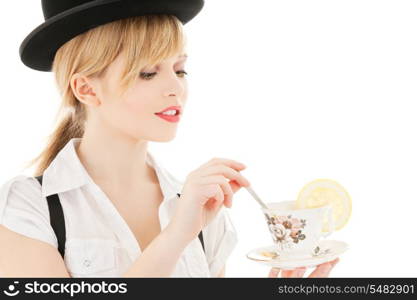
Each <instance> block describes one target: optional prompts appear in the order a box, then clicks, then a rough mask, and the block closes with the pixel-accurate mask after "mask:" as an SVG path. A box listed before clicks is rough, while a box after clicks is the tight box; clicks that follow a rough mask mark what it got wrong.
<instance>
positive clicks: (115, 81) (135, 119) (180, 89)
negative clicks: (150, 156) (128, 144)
mask: <svg viewBox="0 0 417 300" xmlns="http://www.w3.org/2000/svg"><path fill="white" fill-rule="evenodd" d="M185 61H186V57H181V56H180V55H179V54H178V55H175V56H173V57H171V58H169V59H166V60H165V61H163V62H162V63H160V64H159V65H156V66H153V67H149V68H145V69H143V70H142V71H141V73H140V75H138V78H137V81H136V83H135V84H134V85H133V87H132V88H130V89H128V90H127V91H126V92H125V93H124V94H123V95H122V94H121V93H120V78H121V72H122V70H123V64H124V56H122V55H119V56H118V57H117V58H116V59H115V60H114V61H113V62H112V64H111V65H109V67H108V69H107V70H106V72H105V74H104V75H103V76H102V77H101V78H92V79H88V81H86V82H85V83H86V84H85V90H84V95H83V92H82V89H81V88H80V91H81V92H80V94H81V95H80V97H81V98H83V100H84V101H82V102H84V104H86V105H87V111H88V113H87V115H88V117H87V124H86V126H90V127H91V126H92V127H93V128H89V129H90V130H111V131H112V132H113V133H116V134H120V135H124V136H126V137H127V138H129V139H134V140H149V141H159V142H164V141H169V140H172V139H173V138H174V137H175V133H176V130H177V126H178V124H179V122H180V120H181V117H182V115H181V114H182V113H183V109H184V105H185V102H186V100H187V95H188V91H187V78H186V76H187V75H186V74H185V70H184V69H185ZM87 82H88V84H87ZM87 87H88V88H87ZM77 98H78V97H77ZM170 106H180V107H181V114H180V115H179V121H178V122H169V121H167V120H166V119H164V118H161V117H159V116H157V115H155V113H157V112H160V111H162V110H164V109H166V108H168V107H170Z"/></svg>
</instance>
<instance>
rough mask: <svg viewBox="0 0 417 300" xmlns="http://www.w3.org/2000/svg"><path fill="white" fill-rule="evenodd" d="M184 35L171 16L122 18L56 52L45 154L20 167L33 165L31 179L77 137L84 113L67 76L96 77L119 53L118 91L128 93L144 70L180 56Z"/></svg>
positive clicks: (82, 129)
mask: <svg viewBox="0 0 417 300" xmlns="http://www.w3.org/2000/svg"><path fill="white" fill-rule="evenodd" d="M185 43H186V40H185V35H184V32H183V27H182V23H181V21H180V20H179V19H178V18H177V17H175V16H173V15H145V16H137V17H132V18H125V19H121V20H117V21H114V22H110V23H106V24H104V25H100V26H98V27H95V28H92V29H90V30H88V31H86V32H84V33H82V34H80V35H77V36H76V37H74V38H73V39H71V40H69V41H68V42H67V43H65V44H64V45H63V46H61V47H60V48H59V49H58V51H57V53H56V54H55V58H54V62H53V65H52V72H53V73H54V75H55V80H56V84H57V87H58V90H59V92H60V95H61V98H62V102H61V105H60V107H59V111H58V113H57V116H56V118H55V122H56V123H57V126H56V128H55V129H54V130H53V132H52V134H51V135H49V136H48V142H47V145H46V147H45V149H44V150H43V151H42V152H41V153H40V154H39V155H38V156H37V157H35V158H34V159H33V160H31V161H30V162H29V163H28V164H27V165H26V166H27V167H30V166H32V165H34V164H36V169H35V174H34V176H39V175H41V174H42V173H43V172H44V171H45V169H46V168H47V167H48V166H49V164H50V163H51V162H52V161H53V160H54V158H55V157H56V155H57V154H58V152H59V151H60V150H61V149H62V148H63V147H64V146H65V144H66V143H67V142H69V141H70V140H71V139H72V138H77V137H82V136H83V134H84V124H85V122H86V120H87V111H86V108H85V107H84V104H83V103H81V102H80V101H78V99H77V98H76V97H75V96H74V94H73V91H72V88H71V85H70V80H71V77H72V75H73V74H75V73H82V74H83V75H85V76H87V77H89V76H92V77H94V76H97V77H101V76H102V75H103V74H105V71H106V69H107V67H108V66H109V65H110V64H111V63H112V62H113V61H114V60H115V58H116V57H117V56H118V55H119V54H120V53H122V54H123V55H125V56H126V65H125V69H124V71H123V72H122V77H121V82H120V88H121V90H122V91H126V90H127V89H129V88H130V87H131V86H132V85H133V84H134V83H135V82H136V80H137V78H138V76H139V73H140V72H141V70H142V69H143V68H144V67H148V66H154V65H156V64H158V63H160V62H161V61H163V60H164V59H166V58H168V57H171V56H173V55H175V54H176V53H178V52H180V51H183V49H184V48H185Z"/></svg>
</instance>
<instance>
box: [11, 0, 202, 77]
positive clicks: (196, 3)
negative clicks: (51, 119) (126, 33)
mask: <svg viewBox="0 0 417 300" xmlns="http://www.w3.org/2000/svg"><path fill="white" fill-rule="evenodd" d="M203 6H204V0H42V10H43V15H44V18H45V22H44V23H42V24H41V25H39V26H38V27H36V28H35V29H34V30H33V31H32V32H31V33H30V34H29V35H28V36H27V37H26V38H25V39H24V40H23V42H22V44H21V45H20V48H19V54H20V58H21V60H22V62H23V63H24V64H25V65H26V66H28V67H29V68H31V69H34V70H38V71H51V69H52V62H53V60H54V57H55V53H56V51H57V50H58V49H59V48H60V47H61V46H62V45H63V44H65V43H66V42H67V41H69V40H70V39H72V38H73V37H75V36H77V35H79V34H81V33H83V32H85V31H87V30H89V29H91V28H94V27H97V26H99V25H103V24H105V23H108V22H112V21H116V20H119V19H123V18H128V17H134V16H141V15H148V14H169V15H175V16H176V17H177V18H178V19H179V20H180V21H181V23H182V24H183V25H185V24H186V23H187V22H188V21H190V20H191V19H193V18H194V17H195V16H196V15H197V14H198V13H199V12H200V11H201V9H202V8H203Z"/></svg>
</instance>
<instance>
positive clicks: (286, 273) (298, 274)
mask: <svg viewBox="0 0 417 300" xmlns="http://www.w3.org/2000/svg"><path fill="white" fill-rule="evenodd" d="M301 271H302V270H300V268H296V269H293V270H282V277H302V276H303V274H304V271H303V272H301Z"/></svg>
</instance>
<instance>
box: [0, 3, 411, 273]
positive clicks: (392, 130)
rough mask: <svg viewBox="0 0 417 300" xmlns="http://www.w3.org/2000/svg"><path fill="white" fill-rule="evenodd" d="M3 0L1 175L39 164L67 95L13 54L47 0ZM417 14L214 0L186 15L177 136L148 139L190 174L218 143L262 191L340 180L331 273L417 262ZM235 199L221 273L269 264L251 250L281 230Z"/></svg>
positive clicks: (402, 6) (373, 7)
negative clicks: (341, 220)
mask: <svg viewBox="0 0 417 300" xmlns="http://www.w3.org/2000/svg"><path fill="white" fill-rule="evenodd" d="M1 6H2V7H1V9H0V14H1V15H0V28H1V35H2V48H1V54H2V55H1V56H0V60H1V61H0V65H1V67H2V72H1V73H0V74H1V75H0V76H1V78H0V85H1V93H2V94H1V103H2V106H1V107H2V109H1V110H0V114H1V115H0V122H1V123H0V128H1V137H2V143H1V146H2V147H1V168H0V180H1V181H5V180H7V179H8V178H11V177H13V176H15V175H16V174H19V173H26V174H31V170H23V164H24V163H26V162H27V161H28V160H29V159H32V158H33V157H34V156H35V155H37V154H38V153H39V151H40V150H41V149H42V147H43V146H44V142H45V141H46V137H47V135H49V134H50V133H51V131H52V129H53V125H54V123H53V118H54V116H55V113H56V110H57V108H58V105H59V101H60V98H59V95H58V93H57V90H56V89H55V87H54V82H53V77H52V74H51V73H48V72H38V71H34V70H31V69H29V68H27V67H25V66H24V65H23V63H21V61H20V58H19V56H18V47H19V45H20V43H21V41H22V40H23V39H24V37H25V36H26V35H27V34H28V33H29V32H30V31H31V30H32V29H34V28H35V27H36V26H38V25H39V24H40V23H42V22H43V15H42V12H41V7H40V1H33V0H25V1H23V0H19V1H7V4H6V3H2V4H1ZM416 15H417V2H416V1H404V0H391V1H384V0H377V1H376V0H375V1H371V0H348V1H347V0H346V1H340V0H328V1H318V0H314V1H312V0H308V1H300V0H299V1H277V0H258V1H243V0H227V1H220V0H217V1H216V0H207V1H206V5H205V7H204V8H203V11H202V12H201V13H200V14H199V15H198V16H197V17H196V18H195V19H193V20H192V21H191V22H190V23H189V24H187V25H186V26H185V28H186V33H187V38H188V53H189V60H188V63H187V67H188V68H186V70H187V72H188V73H189V77H188V78H189V79H188V80H189V87H190V95H189V98H188V103H187V110H186V112H185V115H184V117H183V119H182V121H181V123H180V124H179V125H178V126H179V127H178V132H177V136H176V138H175V139H174V140H173V141H171V142H170V143H162V144H157V143H150V145H149V146H150V147H149V149H150V150H151V151H153V153H155V155H156V156H157V157H158V158H159V160H160V161H161V162H163V164H164V166H165V167H166V168H167V169H168V170H169V171H170V172H171V173H173V174H174V175H175V176H176V177H178V178H179V179H181V180H183V179H184V178H185V176H186V175H187V174H188V173H189V172H191V171H192V170H193V169H195V168H197V167H198V166H200V165H201V164H203V163H205V162H206V161H207V160H209V159H210V158H212V157H215V156H218V157H225V158H231V159H235V160H239V161H241V162H243V163H245V164H246V165H247V166H248V168H247V169H246V170H245V171H243V172H242V173H243V174H244V175H245V176H246V177H247V178H248V179H249V180H250V181H251V183H252V187H253V188H254V189H255V191H257V192H258V194H259V195H260V196H261V197H262V198H263V199H264V200H265V201H266V202H272V201H282V200H294V199H295V198H296V196H297V194H298V192H299V190H300V189H301V188H302V187H303V186H304V184H306V183H308V182H309V181H311V180H314V179H317V178H330V179H333V180H336V181H338V182H339V183H341V184H342V185H343V186H344V187H345V188H346V189H347V190H348V192H349V194H350V195H351V197H352V202H353V212H352V216H351V219H350V220H349V223H348V224H347V225H346V226H345V227H344V228H342V229H341V230H339V231H337V232H336V233H334V234H333V235H332V236H331V237H329V239H335V240H342V241H345V242H347V243H348V244H349V245H350V249H349V250H348V251H347V252H345V253H344V254H342V255H341V257H340V262H339V264H338V265H337V266H336V267H335V268H334V269H333V271H332V272H331V276H332V277H368V276H369V277H370V276H373V277H383V276H384V277H385V276H392V277H399V276H416V275H417V271H416V267H417V262H416V253H417V245H416V232H415V229H416V223H415V222H416V210H417V204H416V202H417V193H416V179H417V178H416V175H417V174H416V172H417V171H416V170H417V143H416V138H415V136H416V132H417V118H416V117H415V116H416V112H417V106H416V104H415V102H416V98H417V97H416V96H417V89H416V80H417V60H416V53H417V43H416V33H417V18H416ZM174 153H175V154H174ZM224 209H227V208H224ZM229 212H230V215H231V217H232V220H233V224H234V225H235V228H236V229H237V231H238V235H239V243H238V245H237V247H236V248H235V250H234V251H233V252H232V254H231V256H230V258H229V260H228V262H227V267H226V277H266V276H267V274H268V272H269V268H268V267H266V266H263V265H258V264H257V263H256V262H253V261H250V260H248V259H247V258H246V257H245V254H246V253H247V252H248V251H250V250H251V249H253V248H256V247H260V246H263V245H269V244H271V243H272V240H271V238H270V235H269V232H268V228H267V226H266V223H265V220H264V216H263V215H262V213H261V210H260V208H259V205H258V204H257V202H256V201H255V200H254V199H253V198H251V196H250V194H249V193H248V192H247V191H246V190H244V189H242V190H241V191H239V192H238V193H237V194H236V195H235V197H234V205H233V207H232V208H231V209H229ZM309 273H310V270H308V271H307V273H306V275H305V276H307V275H308V274H309Z"/></svg>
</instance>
